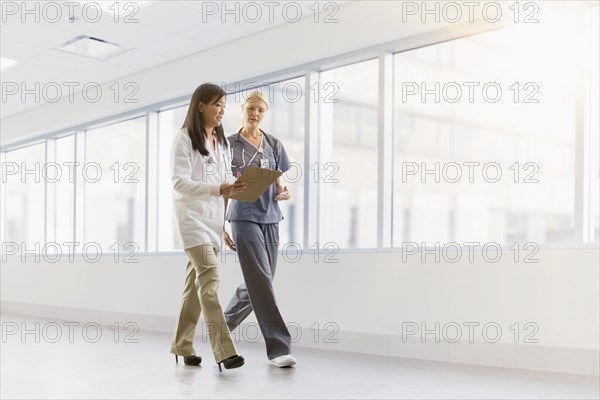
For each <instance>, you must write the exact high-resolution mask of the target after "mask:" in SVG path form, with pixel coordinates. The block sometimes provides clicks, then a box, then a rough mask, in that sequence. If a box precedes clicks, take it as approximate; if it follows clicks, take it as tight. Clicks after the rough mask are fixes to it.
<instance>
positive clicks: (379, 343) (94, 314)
mask: <svg viewBox="0 0 600 400" xmlns="http://www.w3.org/2000/svg"><path fill="white" fill-rule="evenodd" d="M0 312H1V313H2V315H6V314H12V315H23V316H30V317H40V318H44V319H53V320H60V321H73V322H81V323H85V322H94V323H97V324H99V325H106V326H111V325H113V324H114V323H119V324H121V325H124V324H126V323H134V324H136V325H137V326H138V327H139V329H142V330H149V331H156V332H167V333H171V332H173V329H174V327H175V323H176V321H175V318H173V317H165V316H156V315H142V314H127V313H118V312H112V311H103V310H89V309H78V308H66V307H57V306H49V305H41V304H29V303H17V302H8V301H3V302H1V303H0ZM319 328H321V329H317V328H316V327H301V326H299V325H298V324H290V325H289V330H290V334H291V335H292V343H293V346H294V347H305V348H314V349H321V350H332V351H342V352H353V353H362V354H373V355H382V356H390V357H401V358H414V359H420V360H431V361H442V362H451V363H459V364H472V365H485V366H494V367H502V368H517V369H528V370H536V371H547V372H559V373H568V374H579V375H591V376H599V369H600V368H599V364H600V351H599V349H580V348H567V347H554V346H543V345H538V344H522V343H486V342H473V343H470V342H463V341H461V342H457V343H449V342H444V341H439V342H436V341H435V340H428V341H426V342H425V343H423V342H422V341H421V339H420V338H417V337H407V338H402V336H399V335H381V334H373V333H361V332H348V331H338V330H336V329H335V328H336V327H335V326H323V327H319ZM323 328H325V329H323ZM232 335H233V337H234V340H235V341H236V342H239V341H246V342H262V337H261V335H260V331H259V329H258V325H257V323H256V322H248V323H245V324H242V325H241V326H240V327H238V328H237V329H236V330H235V331H234V332H232ZM198 336H200V338H201V340H206V332H205V330H204V329H199V330H198Z"/></svg>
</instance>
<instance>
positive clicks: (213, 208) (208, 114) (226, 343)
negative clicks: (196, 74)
mask: <svg viewBox="0 0 600 400" xmlns="http://www.w3.org/2000/svg"><path fill="white" fill-rule="evenodd" d="M225 95H226V93H225V91H223V89H222V88H221V87H219V86H217V85H214V84H210V83H205V84H202V85H200V86H199V87H198V88H197V89H196V90H195V91H194V94H193V95H192V100H191V102H190V106H189V109H188V112H187V116H186V118H185V122H184V124H183V127H182V128H181V130H180V131H179V132H178V133H177V134H176V136H175V140H174V142H173V148H172V154H171V168H172V169H171V177H172V184H173V190H174V202H175V212H176V215H177V222H178V228H179V229H178V234H179V236H180V239H181V241H182V242H183V248H184V250H185V253H186V255H187V256H188V258H189V261H188V264H187V268H186V279H185V288H184V291H183V301H182V304H181V310H180V312H179V318H178V321H177V328H176V330H175V334H174V336H173V343H172V345H171V353H173V354H175V360H176V361H178V357H177V356H178V355H180V356H183V358H184V363H185V364H187V365H199V364H200V363H201V362H202V358H201V357H200V356H197V355H196V352H195V350H194V345H193V340H194V334H195V331H196V324H197V323H198V319H199V317H200V312H201V311H204V319H205V323H206V331H207V332H208V335H209V337H210V343H211V346H212V350H213V353H214V357H215V361H216V362H217V364H218V366H219V371H220V370H221V364H223V365H224V367H225V368H227V369H230V368H238V367H241V366H242V365H243V364H244V358H243V357H241V356H239V355H237V353H236V349H235V346H234V344H233V341H232V340H231V335H230V332H229V330H228V328H227V324H226V322H225V318H224V316H223V310H222V308H221V304H220V302H219V297H218V291H219V273H218V268H217V253H218V251H219V247H220V244H221V238H222V234H223V225H224V210H225V207H224V200H223V198H222V197H229V196H232V195H234V194H237V193H240V192H241V191H243V190H244V188H245V184H244V183H233V181H234V179H233V177H232V175H231V159H230V150H229V143H228V141H227V139H226V138H225V135H224V133H223V127H222V125H221V119H222V117H223V114H224V112H225V100H226V98H225Z"/></svg>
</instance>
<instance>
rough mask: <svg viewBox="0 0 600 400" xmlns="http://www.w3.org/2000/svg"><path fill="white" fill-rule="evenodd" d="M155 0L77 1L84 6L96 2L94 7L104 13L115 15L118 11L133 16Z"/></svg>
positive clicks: (120, 13)
mask: <svg viewBox="0 0 600 400" xmlns="http://www.w3.org/2000/svg"><path fill="white" fill-rule="evenodd" d="M152 1H154V0H147V1H130V0H125V1H123V0H117V1H91V0H90V1H83V0H82V1H78V2H77V3H79V4H81V5H82V6H85V5H88V4H90V3H94V4H93V7H97V8H100V9H101V10H102V12H103V13H106V14H112V15H115V13H117V12H118V15H123V16H126V15H128V14H131V17H135V12H136V11H138V10H139V9H140V8H142V7H145V6H147V5H149V3H152Z"/></svg>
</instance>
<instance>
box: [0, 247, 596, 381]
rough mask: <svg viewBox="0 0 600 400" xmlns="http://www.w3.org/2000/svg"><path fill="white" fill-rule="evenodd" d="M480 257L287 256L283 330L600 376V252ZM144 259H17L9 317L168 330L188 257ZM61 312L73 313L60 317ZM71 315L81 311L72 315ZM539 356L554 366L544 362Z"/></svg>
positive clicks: (280, 287) (232, 277) (349, 343)
mask: <svg viewBox="0 0 600 400" xmlns="http://www.w3.org/2000/svg"><path fill="white" fill-rule="evenodd" d="M475 255H476V257H475V262H473V263H470V262H469V260H468V257H467V254H466V253H465V254H463V257H462V258H461V260H460V261H459V262H457V263H454V264H452V263H448V262H443V261H442V262H440V263H436V262H435V261H434V259H433V256H431V255H430V256H428V260H427V262H425V263H422V262H421V259H420V257H419V256H418V255H414V256H408V257H407V259H406V262H402V255H401V254H400V253H399V252H393V253H392V252H390V253H383V254H377V253H372V254H369V253H360V254H338V255H337V256H336V258H338V259H339V263H337V264H329V263H327V264H326V263H322V262H321V263H315V262H314V260H313V254H312V253H308V254H305V255H303V256H302V257H301V258H300V259H299V260H298V261H297V262H295V263H291V262H286V260H285V259H283V258H282V257H280V263H279V267H278V273H277V277H276V282H275V287H276V294H277V298H278V302H279V304H280V307H281V309H282V310H283V315H284V317H285V319H286V322H288V323H295V324H297V325H299V326H301V327H302V328H303V329H304V333H303V334H304V335H305V337H304V339H308V338H310V337H311V331H310V327H313V329H314V326H315V325H314V324H315V323H318V324H319V326H320V327H323V326H324V324H326V323H334V324H336V325H337V326H338V327H339V331H340V332H339V334H337V335H336V336H335V338H337V339H339V341H340V342H339V343H338V344H337V345H332V344H326V343H322V340H321V343H311V341H309V340H304V341H302V342H301V343H300V344H302V345H307V346H320V347H323V348H331V349H342V350H350V351H357V352H369V353H376V354H388V355H401V356H408V357H416V358H427V359H436V360H443V361H458V362H473V363H477V364H490V365H502V366H517V367H522V368H529V367H531V368H536V369H550V370H558V371H565V372H577V373H586V374H594V373H595V374H597V373H598V372H597V371H598V369H597V368H598V348H599V345H598V337H599V331H598V323H599V317H598V316H599V315H600V309H599V302H598V293H599V289H600V288H599V282H600V277H599V269H598V264H599V252H598V251H597V250H546V251H540V252H539V253H538V254H537V256H536V257H537V258H538V259H539V260H540V262H539V263H537V264H524V263H519V264H515V263H514V262H513V261H512V257H513V253H512V252H509V251H505V252H504V253H503V257H502V259H501V260H500V261H499V262H497V263H495V264H492V263H489V262H486V261H485V260H484V259H483V258H482V257H481V255H480V253H479V252H475ZM137 259H139V263H137V264H125V263H122V262H121V263H115V262H114V261H113V260H112V258H111V257H106V258H103V259H102V260H101V261H99V262H97V263H86V262H85V261H84V260H83V259H82V258H81V257H77V258H75V259H74V261H73V262H69V260H68V259H67V258H66V257H65V258H64V259H63V260H61V261H60V262H58V263H55V264H51V263H47V262H44V260H43V259H42V260H40V262H39V263H38V262H36V261H35V260H34V258H33V256H31V255H30V256H28V260H27V261H26V262H22V261H21V259H20V258H18V257H14V256H13V257H9V258H8V259H7V260H6V263H5V264H4V265H3V266H2V268H0V272H1V275H0V276H1V300H2V303H3V312H4V313H6V312H18V311H19V310H23V311H25V312H27V313H31V312H32V311H31V310H36V309H37V310H38V312H39V311H40V310H44V309H46V310H49V311H48V313H46V314H45V315H46V316H48V317H61V316H62V317H64V319H73V318H79V319H82V320H84V321H96V322H99V323H106V324H110V323H111V321H112V322H114V321H116V320H118V319H122V318H125V319H126V320H127V321H132V320H133V322H136V323H137V324H138V325H140V327H142V328H149V329H157V330H163V331H170V330H171V329H172V327H173V326H174V324H175V317H176V313H177V310H178V307H179V301H180V297H181V290H182V285H183V280H184V269H185V263H186V260H185V257H184V256H137ZM220 268H221V269H220V271H221V301H222V303H226V302H227V301H228V300H229V298H230V296H231V294H232V293H233V290H234V288H235V287H236V285H237V284H238V283H240V282H241V281H242V277H241V273H240V271H239V265H238V264H237V262H236V261H235V255H234V254H232V253H230V254H228V255H227V256H226V259H225V261H224V263H223V264H222V266H221V267H220ZM19 304H23V305H26V306H25V307H21V308H19ZM35 305H45V306H50V308H44V307H37V308H36V306H35ZM61 308H64V309H65V310H67V311H65V312H64V313H63V314H60V315H57V312H56V309H61ZM73 309H74V310H78V311H77V313H74V312H69V311H68V310H73ZM99 311H101V313H99ZM98 318H100V319H98ZM103 318H104V319H103ZM111 318H112V319H111ZM157 321H158V322H157ZM409 322H416V323H417V324H418V325H420V324H421V323H422V322H425V323H426V324H427V325H426V327H427V329H434V327H435V323H436V322H439V323H440V326H441V327H444V325H446V324H448V323H452V322H454V323H457V324H458V325H460V326H461V327H462V328H463V337H462V340H461V341H460V343H458V344H453V343H451V341H452V338H453V337H454V331H447V332H446V333H445V335H444V334H442V335H441V338H440V340H439V342H440V343H435V337H434V336H433V335H428V336H425V337H424V340H425V343H424V344H423V343H421V342H420V340H421V336H422V335H420V334H417V335H413V336H411V337H408V336H407V335H405V336H407V337H408V342H407V343H403V342H402V329H403V323H405V325H404V326H405V327H406V323H409ZM469 322H474V323H479V324H480V325H479V326H476V327H475V329H474V331H473V332H474V336H473V339H474V340H473V341H474V342H476V343H469V338H468V328H467V325H464V323H469ZM494 322H495V323H497V324H498V325H499V326H500V327H501V329H502V334H501V337H500V339H499V341H498V343H487V342H488V341H491V339H493V336H494V334H495V331H494V330H493V329H491V330H489V331H488V336H487V339H486V337H484V336H482V332H481V327H482V326H483V325H485V324H486V323H494ZM515 322H518V323H519V324H520V332H521V335H520V337H519V339H518V340H517V343H514V332H513V330H511V328H510V327H511V326H513V324H514V323H515ZM527 322H532V323H535V324H536V325H537V326H538V327H539V331H538V332H537V333H536V334H535V335H534V336H533V338H534V339H538V340H539V343H538V344H525V343H523V342H524V335H525V334H527V333H530V332H532V330H531V329H530V330H524V324H525V323H527ZM448 327H449V326H448ZM513 329H514V328H513ZM307 335H308V336H307ZM306 336H307V337H306ZM488 339H489V340H488ZM536 350H539V353H536ZM507 351H508V353H507ZM528 352H529V353H528ZM531 352H534V353H531ZM540 354H543V355H544V357H545V358H548V357H549V358H550V360H547V359H544V358H543V359H539V356H540ZM536 360H537V364H536ZM531 363H533V364H534V365H530V364H531Z"/></svg>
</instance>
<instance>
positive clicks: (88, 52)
mask: <svg viewBox="0 0 600 400" xmlns="http://www.w3.org/2000/svg"><path fill="white" fill-rule="evenodd" d="M56 50H60V51H65V52H67V53H71V54H77V55H80V56H85V57H92V58H96V59H98V60H106V59H107V58H110V57H113V56H116V55H117V54H120V53H122V52H124V51H126V50H127V49H126V48H124V47H122V46H119V45H118V44H116V43H111V42H107V41H106V40H102V39H98V38H95V37H91V36H85V35H81V36H77V37H76V38H74V39H71V40H69V41H68V42H66V43H65V44H63V45H62V46H61V47H59V48H57V49H56Z"/></svg>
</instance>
